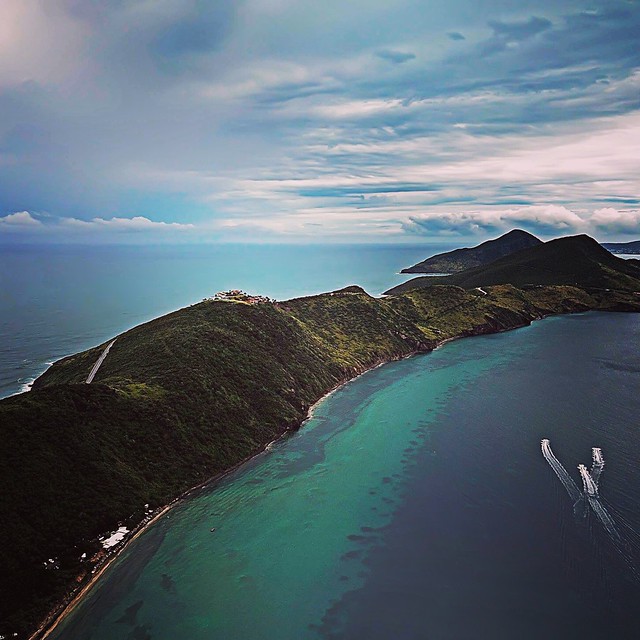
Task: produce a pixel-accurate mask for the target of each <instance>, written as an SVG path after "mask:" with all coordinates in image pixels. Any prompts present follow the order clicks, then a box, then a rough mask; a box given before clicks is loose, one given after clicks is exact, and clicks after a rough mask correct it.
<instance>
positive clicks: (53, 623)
mask: <svg viewBox="0 0 640 640" xmlns="http://www.w3.org/2000/svg"><path fill="white" fill-rule="evenodd" d="M556 308H558V307H556ZM560 309H562V310H558V311H551V312H549V313H544V312H542V309H540V308H538V309H537V310H536V311H533V312H532V310H529V311H528V312H527V313H525V314H522V315H519V316H511V317H505V318H501V322H492V321H490V320H489V319H487V318H485V321H484V322H483V323H481V324H472V325H467V326H466V327H465V328H462V327H460V326H459V327H458V333H456V334H455V335H449V336H448V337H446V338H440V339H433V340H429V341H428V342H424V343H421V344H419V345H418V346H417V347H415V348H413V349H412V350H410V351H407V352H404V353H396V354H395V355H390V356H389V355H388V356H387V357H381V358H377V359H376V360H375V361H373V362H371V364H370V365H369V366H362V365H357V366H354V367H351V369H350V370H349V371H348V373H347V372H345V373H346V375H345V376H344V377H343V378H342V379H340V380H339V381H338V382H337V383H336V384H334V385H333V386H332V387H331V388H329V389H327V390H326V391H325V392H324V393H323V394H322V395H321V396H320V397H318V399H317V400H316V401H315V402H313V403H312V404H311V405H310V406H309V407H308V408H307V409H306V412H305V415H304V417H303V418H301V419H300V420H299V421H298V422H296V423H295V424H293V425H291V426H288V427H284V428H283V429H282V431H281V432H280V435H279V436H278V437H277V438H275V439H272V440H271V441H269V442H267V443H265V444H264V445H261V446H260V447H259V448H257V449H256V450H255V451H254V452H253V453H252V454H251V455H249V456H247V457H246V458H244V459H242V460H240V461H239V462H237V463H236V464H234V465H233V466H231V467H229V468H228V469H226V470H224V471H221V472H220V473H218V474H216V475H214V476H212V477H210V478H208V479H206V480H204V481H202V482H200V483H198V484H196V485H194V486H193V487H191V488H189V489H187V490H185V491H183V492H182V493H181V494H180V495H178V496H177V497H175V498H174V499H173V500H171V501H170V502H169V503H168V504H166V505H164V506H161V507H159V508H158V509H157V510H156V512H155V513H153V514H150V518H149V519H148V520H147V519H143V520H142V521H140V522H139V523H138V524H137V525H135V526H134V527H133V528H132V531H131V533H130V535H129V536H128V537H127V538H126V539H125V540H124V541H123V542H122V543H121V544H120V545H118V547H117V548H114V549H113V551H111V552H107V554H106V555H105V556H103V557H102V558H101V559H100V560H98V562H96V563H95V564H94V565H93V570H94V571H95V573H92V574H90V577H89V578H88V581H87V582H86V583H84V584H78V585H77V586H75V588H73V587H72V588H71V589H70V590H69V591H68V592H67V593H66V594H65V596H64V597H63V598H62V599H61V600H60V601H59V602H58V604H57V605H56V606H54V607H53V608H52V610H51V611H50V612H49V614H48V615H47V616H46V618H45V619H44V620H43V621H42V622H41V624H40V625H39V626H38V628H37V629H36V630H35V631H34V632H33V633H32V634H31V635H29V636H28V637H29V638H30V640H41V639H43V638H48V637H49V636H50V635H51V634H52V633H53V632H54V631H55V630H56V628H58V626H59V625H60V624H61V623H62V622H63V621H64V620H65V619H66V617H67V616H68V615H69V614H70V613H71V612H72V611H73V610H74V609H75V608H76V606H77V605H78V604H79V603H80V602H81V601H82V599H83V598H84V597H85V596H86V595H87V594H88V593H89V592H90V591H91V589H92V588H93V587H94V586H95V585H96V584H97V582H98V580H99V578H100V577H102V575H103V574H104V572H105V571H106V570H107V569H108V568H109V567H110V566H111V564H112V563H113V562H114V561H115V560H116V559H117V558H118V557H120V554H121V553H123V552H124V551H125V550H127V549H129V545H130V544H131V543H132V542H133V541H134V540H135V539H137V538H138V536H140V535H141V534H142V533H143V532H145V531H146V530H147V529H148V528H149V527H150V526H151V525H153V524H155V523H156V522H157V521H158V520H159V519H160V518H161V517H163V516H164V515H166V514H167V513H168V512H169V511H170V510H171V509H172V508H173V507H174V506H176V505H177V504H180V503H181V502H182V501H183V500H185V499H187V498H188V497H189V496H190V495H191V494H192V493H193V492H195V491H199V490H202V489H204V488H205V487H208V486H211V485H215V484H216V483H218V482H220V481H221V480H222V479H223V478H225V477H227V476H228V475H229V474H231V473H233V472H234V471H236V470H237V469H239V468H240V467H242V465H244V464H246V463H247V462H249V461H251V460H253V459H254V458H256V457H258V456H260V455H262V454H263V453H265V452H267V451H269V450H270V449H271V448H272V446H273V445H274V444H275V443H276V442H278V441H279V440H281V439H283V438H284V437H285V436H287V434H289V433H290V432H292V431H297V430H299V429H300V428H301V427H302V426H303V425H304V423H305V422H306V421H308V420H309V419H311V418H312V417H313V415H314V411H315V410H316V409H317V407H318V406H319V405H320V403H321V402H323V401H324V400H326V399H327V398H328V397H329V396H330V395H331V394H333V393H334V392H335V391H336V390H338V389H340V388H341V387H343V386H344V385H346V384H348V383H350V382H352V381H354V380H356V379H357V378H359V377H360V376H362V375H364V374H365V373H367V372H369V371H371V370H373V369H376V368H377V367H380V366H382V365H384V364H388V363H390V362H394V361H398V360H402V359H405V358H410V357H414V356H415V355H418V354H428V353H430V352H432V351H433V350H435V349H437V348H439V347H441V346H444V345H445V344H446V343H447V342H452V341H454V340H459V339H461V338H465V337H472V336H477V335H490V334H496V333H502V332H506V331H512V330H514V329H519V328H523V327H526V326H530V325H531V324H532V323H533V322H534V321H536V320H542V319H544V318H546V317H549V316H559V315H567V314H573V313H583V312H587V311H592V310H597V309H593V308H592V309H588V308H587V309H585V308H578V307H574V308H573V309H571V308H567V307H564V308H562V307H560ZM545 311H546V309H545ZM509 323H511V324H509Z"/></svg>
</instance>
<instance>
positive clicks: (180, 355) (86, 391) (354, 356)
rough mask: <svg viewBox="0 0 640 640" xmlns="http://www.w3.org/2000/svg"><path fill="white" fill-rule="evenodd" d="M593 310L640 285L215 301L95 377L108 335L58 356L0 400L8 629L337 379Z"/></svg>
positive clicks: (116, 351) (36, 613) (144, 335)
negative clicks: (449, 344) (113, 538)
mask: <svg viewBox="0 0 640 640" xmlns="http://www.w3.org/2000/svg"><path fill="white" fill-rule="evenodd" d="M603 296H606V297H603ZM596 308H611V309H621V310H622V309H625V310H635V311H637V310H640V297H638V296H635V295H634V294H626V293H619V292H609V293H607V294H605V293H602V294H600V295H599V297H594V296H593V295H589V294H587V293H585V292H584V291H582V290H580V289H577V288H573V287H566V286H558V287H533V288H529V289H527V290H525V289H518V288H515V287H513V286H509V285H505V286H496V287H491V288H486V289H485V290H484V293H483V292H480V291H465V290H463V289H461V288H459V287H453V286H451V287H430V288H428V289H422V290H413V291H409V292H407V293H405V294H403V295H398V296H392V297H388V298H383V299H375V298H372V297H370V296H369V295H367V294H366V293H365V292H363V291H362V290H360V289H358V288H355V287H354V288H348V289H345V290H342V291H340V292H334V293H329V294H323V295H319V296H311V297H307V298H300V299H296V300H290V301H287V302H280V303H276V304H255V305H249V304H243V303H230V302H212V301H207V302H203V303H200V304H197V305H194V306H191V307H188V308H186V309H183V310H181V311H177V312H175V313H172V314H169V315H167V316H164V317H162V318H158V319H157V320H154V321H152V322H149V323H147V324H144V325H141V326H139V327H136V328H134V329H132V330H130V331H127V332H126V333H124V334H122V335H121V336H119V337H118V338H117V340H116V342H115V343H114V344H113V346H112V348H111V350H110V351H109V354H108V356H107V357H106V359H105V361H104V363H103V364H102V366H101V367H100V369H99V370H98V372H97V374H96V376H95V380H94V382H93V383H92V384H90V385H87V384H84V380H85V379H86V377H87V375H88V373H89V371H90V370H91V368H92V366H93V364H94V363H95V361H96V360H97V359H98V357H99V355H100V354H101V352H102V351H103V349H104V347H105V346H106V345H102V346H101V347H97V348H96V349H92V350H89V351H87V352H84V353H80V354H77V355H75V356H71V357H68V358H65V359H63V360H61V361H59V362H57V363H56V364H55V365H54V366H53V367H51V369H49V371H47V372H46V373H45V374H44V375H43V376H42V377H41V378H40V379H39V380H38V381H37V383H36V384H35V385H34V390H33V391H31V392H30V393H26V394H22V395H19V396H14V397H12V398H7V399H4V400H2V401H0V455H1V456H2V460H3V464H2V465H0V486H2V487H3V492H2V494H1V495H0V520H1V521H2V522H3V526H2V527H0V548H1V549H3V552H4V553H3V554H2V555H1V556H0V592H1V593H3V599H2V600H1V601H0V634H4V635H6V632H10V633H13V632H14V631H19V632H21V633H24V632H25V631H28V630H32V629H33V628H34V626H35V624H36V623H37V622H38V621H39V620H41V619H42V618H43V617H44V616H45V615H46V613H47V612H48V611H49V610H50V609H51V607H52V606H53V605H54V603H56V602H57V601H59V599H60V598H61V596H62V595H63V594H64V593H65V592H66V591H68V590H69V588H70V586H71V585H72V584H74V579H75V578H76V577H77V576H79V575H81V574H83V572H84V573H86V571H87V565H86V563H83V562H81V561H80V557H81V555H82V554H83V553H86V554H87V556H88V557H91V556H92V555H93V554H95V553H96V551H98V550H99V548H100V547H99V544H98V542H97V540H96V538H97V536H98V535H99V534H101V533H104V532H106V531H110V530H114V529H115V528H117V526H118V525H119V524H120V523H123V522H124V523H126V524H127V526H129V528H132V527H133V526H135V525H136V523H138V522H140V520H141V519H142V518H143V517H144V512H145V505H151V507H152V508H153V507H158V506H160V505H163V504H166V503H168V502H169V501H170V500H172V499H173V498H175V497H176V496H178V495H179V494H180V493H181V492H183V491H184V490H186V489H187V488H189V487H191V486H194V485H196V484H198V483H200V482H202V481H204V480H206V479H207V478H211V477H212V476H214V475H216V474H217V473H219V472H221V471H223V470H225V469H229V468H230V467H232V466H233V465H235V464H237V463H238V462H240V461H242V460H243V459H245V458H247V457H248V456H250V455H252V454H253V453H256V452H257V451H259V450H260V449H261V448H263V447H264V446H265V445H266V444H267V443H268V442H270V441H271V440H273V439H274V438H276V437H278V436H279V435H281V434H282V433H283V432H285V431H286V430H287V429H292V428H296V427H297V426H298V425H299V424H300V422H301V421H302V420H303V419H304V417H305V415H306V412H307V410H308V408H309V406H310V405H311V404H313V403H314V402H315V401H317V400H318V399H319V398H320V397H321V396H322V395H323V394H324V393H326V392H327V391H328V390H330V389H331V388H333V387H334V386H336V385H337V384H339V383H340V382H343V381H345V380H347V379H349V378H351V377H353V376H354V375H356V374H358V373H360V372H362V371H364V370H366V369H368V368H370V367H371V366H374V365H376V364H378V363H381V362H385V361H388V360H393V359H397V358H402V357H405V356H407V355H409V354H412V353H415V352H425V351H429V350H431V349H433V348H434V347H435V346H437V345H438V344H440V343H441V342H442V341H444V340H447V339H452V338H456V337H462V336H468V335H478V334H484V333H492V332H496V331H504V330H507V329H512V328H515V327H519V326H523V325H526V324H528V323H530V322H531V321H532V320H534V319H536V318H540V317H543V316H545V315H548V314H552V313H568V312H575V311H584V310H588V309H596ZM49 558H51V559H54V560H55V566H56V567H57V568H52V567H50V566H45V565H44V562H45V561H46V560H48V559H49Z"/></svg>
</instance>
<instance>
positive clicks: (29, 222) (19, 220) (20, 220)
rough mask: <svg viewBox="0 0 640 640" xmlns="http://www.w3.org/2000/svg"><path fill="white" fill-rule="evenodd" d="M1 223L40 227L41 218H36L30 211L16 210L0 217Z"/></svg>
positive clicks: (12, 225)
mask: <svg viewBox="0 0 640 640" xmlns="http://www.w3.org/2000/svg"><path fill="white" fill-rule="evenodd" d="M0 225H2V226H8V227H31V228H32V227H39V226H42V223H41V222H40V220H36V218H34V217H33V216H32V215H31V214H30V213H29V212H28V211H16V213H10V214H9V215H8V216H4V217H3V218H0Z"/></svg>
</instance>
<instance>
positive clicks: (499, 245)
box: [401, 229, 542, 274]
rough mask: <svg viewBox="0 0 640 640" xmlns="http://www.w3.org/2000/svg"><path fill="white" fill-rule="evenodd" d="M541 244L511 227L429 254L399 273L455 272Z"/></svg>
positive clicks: (531, 236)
mask: <svg viewBox="0 0 640 640" xmlns="http://www.w3.org/2000/svg"><path fill="white" fill-rule="evenodd" d="M538 244H542V240H540V239H539V238H536V237H535V236H534V235H532V234H530V233H529V232H528V231H524V230H522V229H512V230H511V231H509V232H507V233H505V234H503V235H501V236H500V237H498V238H494V239H493V240H486V241H485V242H482V243H481V244H479V245H476V246H475V247H464V248H461V249H454V250H453V251H447V252H446V253H439V254H437V255H435V256H431V257H430V258H427V259H426V260H423V261H422V262H418V263H417V264H414V265H413V266H412V267H407V268H406V269H402V271H401V273H438V274H444V273H447V274H448V273H457V272H459V271H464V270H465V269H471V268H473V267H479V266H482V265H484V264H489V263H490V262H493V261H494V260H497V259H498V258H501V257H503V256H506V255H509V254H511V253H514V252H515V251H520V250H521V249H526V248H528V247H532V246H536V245H538Z"/></svg>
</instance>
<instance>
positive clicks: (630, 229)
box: [589, 207, 640, 236]
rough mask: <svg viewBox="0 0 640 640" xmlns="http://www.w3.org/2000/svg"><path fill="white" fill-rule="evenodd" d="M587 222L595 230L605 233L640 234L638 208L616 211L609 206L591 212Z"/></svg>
mask: <svg viewBox="0 0 640 640" xmlns="http://www.w3.org/2000/svg"><path fill="white" fill-rule="evenodd" d="M589 222H590V223H591V225H592V226H593V228H594V229H596V230H601V231H604V232H606V233H615V234H618V233H619V234H627V235H637V236H640V210H638V209H633V210H628V211H618V210H617V209H613V208H611V207H606V208H604V209H598V210H597V211H594V212H593V215H592V216H591V218H590V219H589Z"/></svg>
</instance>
